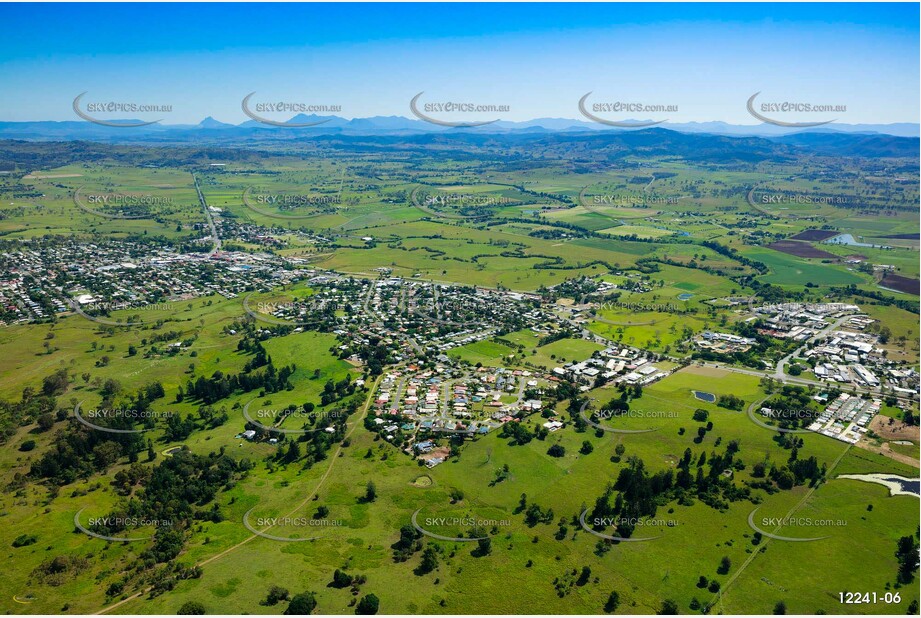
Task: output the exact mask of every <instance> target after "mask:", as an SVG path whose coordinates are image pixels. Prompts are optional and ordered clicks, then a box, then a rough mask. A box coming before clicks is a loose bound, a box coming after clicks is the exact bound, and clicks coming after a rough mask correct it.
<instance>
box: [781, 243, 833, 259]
mask: <svg viewBox="0 0 921 618" xmlns="http://www.w3.org/2000/svg"><path fill="white" fill-rule="evenodd" d="M768 249H773V250H774V251H780V252H781V253H788V254H790V255H795V256H796V257H803V258H822V259H825V260H837V259H838V256H837V255H835V254H834V253H829V252H828V251H822V250H821V249H816V248H815V247H813V246H812V245H810V244H809V243H808V242H800V241H798V240H778V241H777V242H774V243H771V244H769V245H768Z"/></svg>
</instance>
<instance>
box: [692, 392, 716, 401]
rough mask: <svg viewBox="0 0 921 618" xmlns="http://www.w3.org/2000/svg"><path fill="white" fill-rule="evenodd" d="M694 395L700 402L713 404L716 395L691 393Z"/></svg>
mask: <svg viewBox="0 0 921 618" xmlns="http://www.w3.org/2000/svg"><path fill="white" fill-rule="evenodd" d="M691 392H692V393H694V396H695V397H697V398H698V399H700V400H701V401H706V402H707V403H713V402H714V401H716V395H714V394H713V393H705V392H703V391H691Z"/></svg>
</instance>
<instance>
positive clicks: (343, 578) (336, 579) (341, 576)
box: [333, 569, 355, 588]
mask: <svg viewBox="0 0 921 618" xmlns="http://www.w3.org/2000/svg"><path fill="white" fill-rule="evenodd" d="M354 580H355V578H354V577H352V576H351V575H349V574H348V573H346V572H345V571H342V570H340V569H336V571H335V572H334V573H333V588H348V587H349V586H351V585H352V582H353V581H354Z"/></svg>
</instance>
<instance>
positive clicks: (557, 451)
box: [547, 444, 566, 457]
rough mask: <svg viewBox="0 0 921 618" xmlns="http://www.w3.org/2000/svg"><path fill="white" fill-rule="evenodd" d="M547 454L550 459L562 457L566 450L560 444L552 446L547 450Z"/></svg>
mask: <svg viewBox="0 0 921 618" xmlns="http://www.w3.org/2000/svg"><path fill="white" fill-rule="evenodd" d="M547 454H548V455H550V456H551V457H562V456H564V455H565V454H566V448H565V447H563V446H562V445H561V444H554V445H553V446H551V447H550V448H549V449H547Z"/></svg>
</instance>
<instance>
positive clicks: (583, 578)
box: [576, 566, 592, 586]
mask: <svg viewBox="0 0 921 618" xmlns="http://www.w3.org/2000/svg"><path fill="white" fill-rule="evenodd" d="M591 576H592V569H591V568H589V567H588V566H583V567H582V572H581V573H579V579H577V580H576V585H577V586H584V585H585V584H587V583H588V580H589V579H590V578H591Z"/></svg>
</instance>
